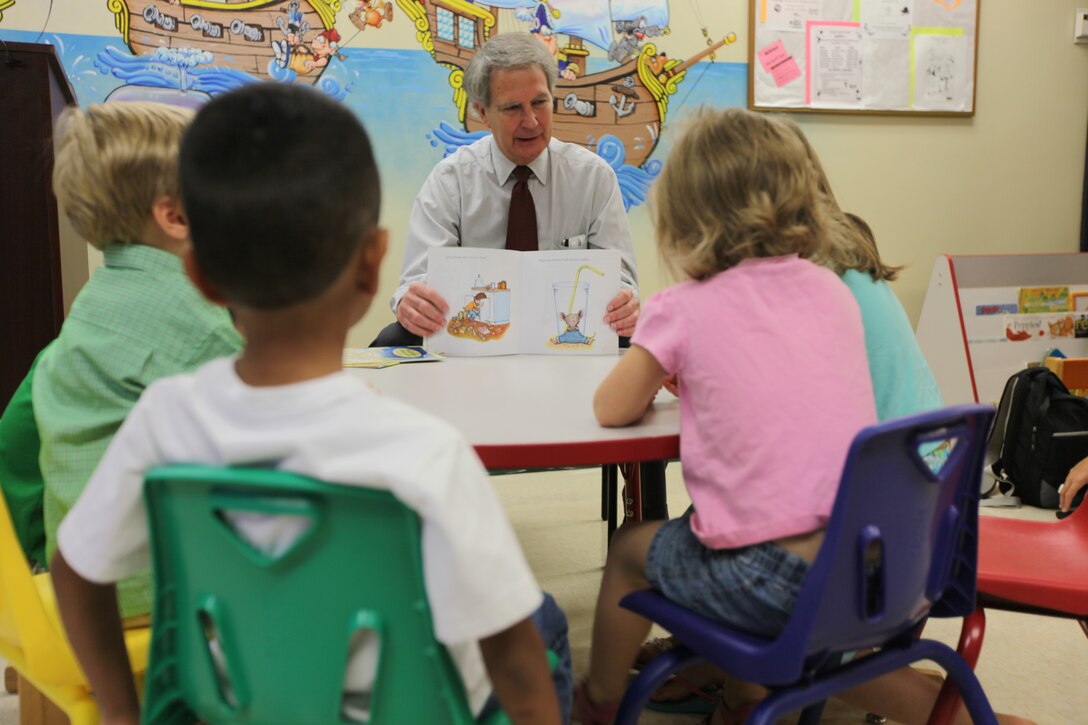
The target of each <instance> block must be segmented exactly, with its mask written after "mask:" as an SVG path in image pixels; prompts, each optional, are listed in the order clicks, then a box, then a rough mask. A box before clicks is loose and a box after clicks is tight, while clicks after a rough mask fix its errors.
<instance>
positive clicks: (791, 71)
mask: <svg viewBox="0 0 1088 725" xmlns="http://www.w3.org/2000/svg"><path fill="white" fill-rule="evenodd" d="M757 56H758V57H759V64H760V65H761V66H762V67H763V70H764V72H766V73H769V74H770V75H771V77H772V78H773V79H774V83H775V85H776V86H778V87H780V88H781V87H782V86H784V85H786V84H787V83H792V82H794V81H795V80H797V79H798V78H800V77H801V69H800V68H799V67H798V65H797V59H796V58H794V57H793V56H792V55H790V54H789V51H787V50H786V46H785V45H784V44H783V43H782V41H781V40H776V41H775V42H774V43H772V44H770V45H768V46H767V47H766V48H764V49H763V50H761V51H759V53H757Z"/></svg>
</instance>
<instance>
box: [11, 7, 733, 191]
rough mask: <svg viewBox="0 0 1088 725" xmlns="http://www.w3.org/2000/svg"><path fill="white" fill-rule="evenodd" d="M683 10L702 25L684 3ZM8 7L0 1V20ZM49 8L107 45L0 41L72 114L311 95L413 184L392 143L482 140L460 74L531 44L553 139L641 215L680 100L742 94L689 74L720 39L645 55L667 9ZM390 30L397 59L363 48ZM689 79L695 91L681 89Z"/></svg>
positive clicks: (418, 173) (418, 154)
mask: <svg viewBox="0 0 1088 725" xmlns="http://www.w3.org/2000/svg"><path fill="white" fill-rule="evenodd" d="M688 2H689V3H690V4H691V9H692V14H693V16H694V17H695V18H696V19H697V22H698V25H699V26H705V25H706V23H704V22H703V19H702V16H701V13H700V9H699V4H698V3H697V2H695V0H688ZM19 4H20V5H21V3H19ZM13 5H16V0H0V20H3V18H4V11H5V10H7V9H9V8H11V7H12V6H13ZM60 6H65V7H66V9H65V10H63V11H59V12H64V13H68V14H70V13H72V12H76V10H74V8H76V7H78V12H80V13H84V12H86V13H91V12H94V13H105V14H106V15H105V17H103V20H105V21H106V22H105V23H104V27H105V28H109V29H110V30H112V32H110V30H107V31H106V33H105V34H97V35H90V34H86V35H84V34H79V33H74V34H73V33H66V34H53V33H49V32H48V25H49V18H50V17H51V14H50V13H46V14H45V15H44V22H43V23H42V25H41V26H35V27H34V28H33V29H32V30H31V29H30V28H19V29H15V28H10V27H3V28H2V30H3V31H4V34H5V35H6V37H8V38H15V39H18V40H21V41H23V42H39V41H44V42H48V43H51V44H53V45H54V46H55V47H56V48H57V53H58V56H59V57H60V59H61V62H62V64H63V65H64V66H65V69H66V72H67V74H68V76H69V79H70V80H71V81H72V84H73V86H74V87H75V89H76V92H77V95H78V96H79V98H80V101H81V102H82V103H95V102H101V101H103V100H153V101H161V102H167V103H175V104H181V105H188V106H191V107H196V106H199V105H201V104H203V103H204V102H206V101H207V100H208V98H210V97H211V96H214V95H216V94H217V93H222V92H225V91H228V90H231V89H233V88H237V87H239V86H242V85H245V84H248V83H255V82H258V81H273V82H295V83H306V84H311V85H313V86H314V87H316V88H317V89H319V90H321V91H322V92H324V93H326V94H328V95H330V96H331V97H333V98H336V99H338V100H343V101H344V102H345V103H347V104H348V105H349V106H351V107H352V108H353V110H356V111H357V112H358V113H359V114H360V115H361V116H365V117H366V118H367V121H368V126H371V127H372V128H374V129H376V131H377V134H378V135H380V134H381V129H383V128H385V129H397V131H396V133H393V132H389V138H388V139H387V140H388V143H387V144H386V146H387V151H386V153H387V154H393V155H395V156H396V157H397V160H396V161H394V162H391V161H389V160H388V159H387V160H386V161H385V163H396V164H397V165H398V168H399V169H401V170H404V169H405V168H409V167H410V168H412V169H413V171H412V174H411V178H413V179H414V178H416V177H419V178H422V177H423V176H425V175H426V173H427V171H428V170H429V169H430V168H431V167H432V166H433V164H434V161H435V159H434V157H433V156H431V155H428V154H427V153H422V151H423V149H424V148H426V147H425V146H423V145H422V144H421V146H423V147H422V148H420V147H415V146H413V145H412V144H410V143H409V144H405V139H404V137H403V130H404V129H405V128H406V124H408V123H418V122H419V118H420V114H421V113H425V111H424V109H434V113H435V116H436V117H435V118H434V119H433V121H432V122H431V123H430V124H429V126H428V127H429V128H431V129H433V130H432V131H430V132H422V133H421V136H423V137H424V138H423V139H421V140H422V141H424V142H426V141H429V142H430V145H431V146H432V147H435V148H438V149H439V150H440V151H441V152H442V153H446V154H449V153H453V152H454V151H455V150H456V149H457V148H458V147H460V146H462V145H465V144H468V143H471V142H473V141H475V140H476V139H478V138H480V137H481V136H483V135H485V134H486V133H488V132H487V131H486V129H485V128H484V127H483V125H482V124H481V123H480V122H479V121H478V120H477V119H476V118H474V117H473V116H472V114H471V113H470V112H469V109H468V108H467V99H466V97H465V93H464V90H463V89H462V82H463V78H464V69H465V68H466V67H467V65H468V63H469V61H470V60H471V59H472V57H473V55H474V54H475V52H476V50H477V49H478V48H479V47H480V45H482V44H483V43H484V42H485V41H486V40H487V39H488V38H489V37H491V36H492V35H494V34H497V33H502V32H510V31H519V32H525V31H528V32H531V33H533V34H534V35H535V36H536V37H537V38H539V40H540V42H541V43H543V44H544V45H545V46H546V47H547V48H548V49H549V50H550V51H551V53H552V54H553V55H554V57H555V58H556V61H557V65H558V67H559V70H560V79H559V82H558V87H557V90H556V99H555V107H554V109H555V112H554V117H553V133H554V134H555V135H556V136H557V137H558V138H560V139H562V140H564V141H568V142H573V143H578V144H581V145H583V146H585V147H586V148H588V149H590V150H591V151H593V152H594V153H596V154H598V155H599V156H601V157H602V158H603V159H605V160H606V161H607V162H608V163H609V164H610V165H611V166H612V168H613V169H614V170H615V171H616V175H617V178H618V179H619V186H620V191H621V193H622V196H623V201H624V204H625V206H626V207H627V208H628V209H630V208H631V207H633V206H637V205H639V204H642V203H643V202H644V201H645V199H646V197H647V196H648V193H649V188H650V186H651V184H652V181H653V179H654V178H655V177H656V176H657V174H658V173H659V171H660V168H661V161H660V160H659V159H655V158H654V157H653V154H654V151H655V149H656V148H657V146H658V143H659V141H660V139H661V133H662V130H663V129H664V128H665V124H666V119H667V118H669V117H670V114H671V117H675V115H676V113H677V109H678V108H679V107H680V106H683V105H686V104H687V103H688V101H689V100H691V101H692V102H695V103H699V102H711V103H720V102H722V99H723V98H725V97H726V95H727V94H728V93H730V92H731V93H732V94H733V96H734V97H735V100H733V101H732V102H733V103H734V104H742V103H743V95H744V93H745V92H746V75H745V74H744V73H743V72H741V71H743V70H744V66H743V64H736V63H732V64H730V63H724V64H716V65H715V64H712V63H699V61H700V60H703V59H709V60H714V59H715V56H714V51H716V50H717V49H718V48H720V47H722V46H724V45H727V44H729V43H731V42H733V41H734V40H735V36H734V35H733V34H729V35H727V36H725V37H724V38H714V39H712V38H711V36H710V34H709V33H708V31H707V30H706V28H705V27H702V31H703V36H704V38H705V39H706V47H705V48H704V49H703V50H702V52H700V53H694V54H692V55H690V57H687V58H686V59H677V58H671V57H669V56H668V55H666V53H664V52H661V50H660V49H659V47H658V45H659V44H661V43H662V41H663V40H664V38H665V37H666V36H668V35H669V34H670V32H671V30H670V27H669V22H670V13H669V4H668V2H667V0H611V1H609V0H545V1H541V0H480V1H479V2H472V1H471V0H97V1H96V2H94V3H93V4H91V6H93V7H94V8H95V10H93V11H92V10H90V9H87V10H84V8H85V7H88V6H87V5H84V2H83V0H58V7H60ZM8 15H9V16H13V15H14V14H13V13H10V12H9V13H8ZM111 21H112V22H111ZM5 25H8V24H5ZM338 25H339V27H337V26H338ZM100 27H101V26H100ZM390 28H394V32H395V33H397V34H398V35H399V37H400V43H399V47H395V48H392V47H382V48H374V47H370V48H368V47H364V44H367V45H370V41H369V40H368V39H371V38H375V37H376V36H375V34H376V33H387V32H389V29H390ZM715 40H716V42H715ZM352 45H353V47H350V48H349V47H348V46H352ZM383 45H388V42H386V43H384V44H383ZM420 48H422V50H424V51H425V52H424V53H421V52H419V49H420ZM697 63H699V65H698V68H697V69H696V68H694V67H693V66H695V64H697ZM732 66H735V68H732ZM738 69H739V70H738ZM708 70H710V71H711V72H710V74H709V75H708V74H707V71H708ZM704 78H705V79H706V80H707V81H709V83H708V84H706V85H705V86H704V87H703V88H702V89H701V90H696V89H699V88H700V83H701V82H702V80H703V79H704ZM711 78H714V79H716V80H714V81H710V79H711ZM723 82H727V83H728V84H729V85H722V83H723ZM711 86H713V88H711ZM723 89H724V90H725V93H723ZM408 91H410V92H408ZM693 91H695V92H694V93H693ZM447 94H449V95H447ZM393 99H396V100H395V101H393ZM450 100H452V103H450V102H449V101H450ZM390 101H392V102H390ZM726 102H728V101H726ZM390 144H391V145H390ZM394 147H395V148H396V151H389V149H390V148H394ZM405 164H407V166H405ZM417 167H418V168H417ZM405 178H408V177H405Z"/></svg>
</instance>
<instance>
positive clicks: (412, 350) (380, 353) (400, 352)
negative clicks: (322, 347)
mask: <svg viewBox="0 0 1088 725" xmlns="http://www.w3.org/2000/svg"><path fill="white" fill-rule="evenodd" d="M441 359H442V356H441V355H436V354H435V353H433V352H430V351H428V350H425V349H423V348H422V347H418V346H414V345H398V346H395V347H347V348H344V367H346V368H387V367H389V366H390V365H400V364H401V363H411V362H437V361H438V360H441Z"/></svg>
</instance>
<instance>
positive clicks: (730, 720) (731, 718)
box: [703, 697, 759, 725]
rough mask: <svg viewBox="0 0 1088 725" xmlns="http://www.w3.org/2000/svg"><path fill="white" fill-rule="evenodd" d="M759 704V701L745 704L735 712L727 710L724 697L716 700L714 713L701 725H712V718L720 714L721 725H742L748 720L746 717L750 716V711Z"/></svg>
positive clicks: (727, 706)
mask: <svg viewBox="0 0 1088 725" xmlns="http://www.w3.org/2000/svg"><path fill="white" fill-rule="evenodd" d="M758 704H759V700H754V701H752V702H746V703H744V704H743V705H741V706H740V707H738V708H737V709H736V710H732V709H730V708H729V705H727V704H726V703H725V698H724V697H719V698H718V705H717V707H715V708H714V712H712V713H710V715H709V716H708V717H707V719H706V720H704V721H703V725H714V716H715V715H719V714H720V718H721V725H744V722H745V721H746V720H747V719H748V716H749V715H751V714H752V711H753V710H755V709H756V705H758Z"/></svg>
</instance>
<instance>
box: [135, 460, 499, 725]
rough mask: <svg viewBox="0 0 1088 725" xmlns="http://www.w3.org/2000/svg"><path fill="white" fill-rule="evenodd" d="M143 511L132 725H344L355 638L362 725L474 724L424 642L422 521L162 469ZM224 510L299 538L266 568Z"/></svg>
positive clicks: (269, 478) (241, 478) (348, 495)
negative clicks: (149, 581)
mask: <svg viewBox="0 0 1088 725" xmlns="http://www.w3.org/2000/svg"><path fill="white" fill-rule="evenodd" d="M144 498H145V501H146V503H147V512H148V519H149V523H150V529H151V554H152V569H153V572H154V580H155V606H154V615H153V619H152V621H153V623H154V624H153V628H152V643H151V658H150V663H149V666H148V672H147V678H146V681H145V696H144V705H143V718H142V720H143V722H144V723H145V724H147V725H151V724H154V725H164V724H165V725H172V724H173V723H186V725H189V724H190V723H192V722H194V720H196V719H198V718H199V719H200V720H201V721H203V722H207V723H211V724H213V725H219V724H221V723H268V724H270V725H271V724H272V723H314V724H320V723H340V722H352V721H351V720H347V719H345V717H344V716H343V715H341V703H342V694H343V693H342V687H343V679H344V670H345V666H346V663H347V659H348V650H349V643H350V642H351V639H352V636H353V634H354V633H356V632H358V631H359V630H372V631H373V632H375V633H377V635H378V636H379V637H380V650H379V652H380V653H379V660H378V670H377V676H376V679H375V682H374V686H373V691H372V693H371V699H370V702H369V720H367V722H369V723H371V725H380V724H381V723H395V724H397V725H404V724H405V723H472V722H475V721H474V718H473V716H472V713H471V711H470V710H469V706H468V702H467V700H466V696H465V691H464V687H463V685H462V683H461V678H460V675H459V673H458V671H457V669H456V668H455V667H454V665H453V662H452V661H451V659H450V657H449V655H448V653H447V652H446V648H445V647H444V646H443V645H441V644H440V643H439V642H438V641H437V640H435V638H434V628H433V626H432V623H431V612H430V606H429V605H428V602H427V595H426V592H425V590H424V585H423V561H422V555H421V548H420V522H419V517H418V516H417V515H416V514H415V512H413V511H412V510H411V509H409V508H408V507H406V506H405V505H404V504H402V503H400V502H399V501H398V500H397V499H396V498H394V497H393V495H392V494H390V493H389V492H388V491H378V490H374V489H367V488H360V487H357V486H344V485H335V484H329V483H325V482H322V481H317V480H314V479H311V478H306V477H304V476H299V475H295V474H291V473H286V472H282V471H275V470H268V469H250V468H212V467H203V466H170V467H165V468H159V469H155V470H153V471H151V472H150V473H149V474H148V476H147V478H146V484H145V488H144ZM228 512H240V513H258V514H272V515H277V516H290V517H299V518H298V521H300V522H304V526H305V531H304V532H303V533H302V534H301V535H300V536H299V537H298V538H297V539H295V540H294V542H293V543H292V544H290V545H289V546H288V547H287V549H286V551H283V552H282V553H279V554H274V555H269V554H264V553H261V552H260V551H258V550H257V549H255V548H254V547H253V546H251V545H250V544H249V543H247V542H246V541H245V540H244V539H243V538H242V537H240V536H239V535H238V534H237V533H236V532H235V530H234V529H233V528H232V527H231V525H230V524H229V523H227V521H226V519H225V514H227V513H228ZM504 722H508V720H507V718H506V716H505V714H504V713H501V712H500V713H498V714H497V716H496V717H495V718H492V719H490V720H489V723H504Z"/></svg>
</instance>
